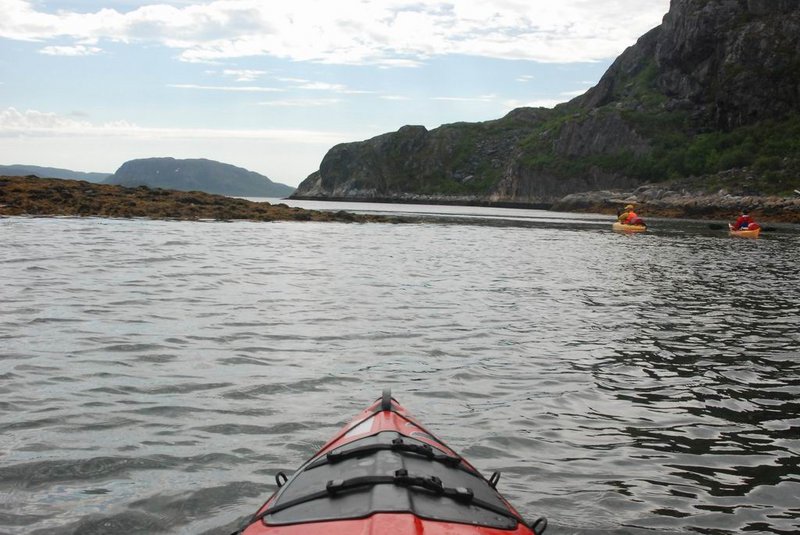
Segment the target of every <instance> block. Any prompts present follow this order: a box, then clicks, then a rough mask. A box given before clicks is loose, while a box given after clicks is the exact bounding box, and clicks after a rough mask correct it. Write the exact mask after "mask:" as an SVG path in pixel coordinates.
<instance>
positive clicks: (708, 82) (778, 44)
mask: <svg viewBox="0 0 800 535" xmlns="http://www.w3.org/2000/svg"><path fill="white" fill-rule="evenodd" d="M798 154H800V2H798V1H797V0H673V1H672V3H671V6H670V10H669V12H668V13H667V14H666V16H665V17H664V20H663V23H662V24H661V25H660V26H658V27H657V28H654V29H653V30H651V31H650V32H648V33H646V34H645V35H643V36H642V37H641V38H640V39H639V40H638V42H637V43H636V44H635V45H633V46H631V47H630V48H628V49H627V50H626V51H625V52H624V53H623V54H622V55H621V56H620V57H619V58H617V60H616V61H615V62H614V63H613V64H612V66H611V67H610V68H609V69H608V71H607V72H606V73H605V75H604V76H603V77H602V79H601V80H600V82H599V83H598V84H597V85H596V86H595V87H594V88H592V89H591V90H589V91H588V92H587V93H586V94H584V95H582V96H580V97H578V98H576V99H574V100H572V101H571V102H568V103H565V104H562V105H559V106H557V107H556V108H555V109H543V108H540V109H531V108H522V109H517V110H514V111H512V112H511V113H509V114H508V115H507V116H506V117H503V118H501V119H498V120H495V121H488V122H483V123H457V124H451V125H444V126H441V127H439V128H437V129H434V130H430V131H428V130H426V129H425V128H423V127H420V126H406V127H403V128H401V129H400V130H398V131H397V132H393V133H388V134H384V135H381V136H378V137H375V138H373V139H370V140H367V141H362V142H355V143H346V144H342V145H337V146H335V147H333V148H332V149H331V150H330V151H329V152H328V154H326V156H325V157H324V159H323V160H322V162H321V164H320V169H319V171H317V172H315V173H313V174H312V175H310V176H309V177H308V178H307V179H306V180H305V181H304V182H303V183H302V184H300V186H299V187H298V189H297V191H296V192H295V195H294V196H295V197H298V198H308V197H311V198H345V199H384V200H430V201H437V200H438V201H442V200H445V201H447V200H450V201H453V200H455V201H458V200H463V201H465V202H482V201H490V202H515V203H532V204H539V203H552V202H556V201H557V200H558V199H560V198H562V197H563V196H565V195H568V194H571V193H576V192H584V191H592V190H603V189H632V188H636V187H637V186H639V185H641V184H644V183H651V182H659V181H666V180H675V179H685V178H687V177H697V178H696V180H695V183H694V184H695V187H696V188H698V189H710V188H720V187H728V188H733V189H736V188H745V189H747V190H748V191H749V192H750V193H764V194H766V193H770V194H775V193H777V194H781V193H786V192H791V191H792V190H793V189H797V188H798V187H800V157H799V156H798ZM731 169H738V170H744V176H747V177H749V178H748V179H747V180H745V181H744V182H742V181H737V182H735V183H725V181H724V180H722V179H721V178H720V177H725V176H729V175H731V174H730V173H727V174H726V172H727V171H729V170H731ZM735 175H736V176H742V173H738V174H737V173H735Z"/></svg>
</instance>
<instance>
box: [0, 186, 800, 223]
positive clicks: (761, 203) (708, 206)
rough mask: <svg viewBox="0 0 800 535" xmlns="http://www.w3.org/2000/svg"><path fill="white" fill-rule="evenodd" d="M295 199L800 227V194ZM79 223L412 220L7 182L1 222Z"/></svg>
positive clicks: (665, 190) (658, 189) (655, 190)
mask: <svg viewBox="0 0 800 535" xmlns="http://www.w3.org/2000/svg"><path fill="white" fill-rule="evenodd" d="M292 198H293V199H298V200H300V199H302V200H325V201H339V202H369V203H394V204H439V205H461V206H489V207H498V208H524V209H538V210H553V211H559V212H583V213H599V214H616V213H617V211H618V210H619V209H620V208H621V207H622V206H623V205H624V204H627V203H635V204H636V209H637V212H638V213H639V214H640V215H641V216H642V217H644V218H647V217H667V218H686V219H709V220H720V221H725V220H730V219H733V218H735V217H736V215H737V214H738V213H739V211H740V210H741V209H742V208H747V209H749V210H750V213H751V214H752V215H753V217H755V218H756V219H757V220H759V221H763V222H765V223H795V224H800V195H798V196H795V197H766V196H757V195H734V194H729V193H727V192H725V191H720V192H717V193H713V194H709V193H695V192H691V191H688V190H685V189H679V188H674V189H670V188H669V187H667V186H663V185H647V186H641V187H639V188H637V189H635V190H630V191H624V190H603V191H592V192H584V193H574V194H571V195H567V196H566V197H564V198H562V199H561V200H559V201H557V202H555V203H553V204H544V203H523V202H511V201H491V200H486V199H480V198H477V197H441V196H417V195H405V196H402V197H391V198H383V197H363V198H362V197H345V198H329V197H316V196H306V197H304V196H293V197H292ZM19 215H31V216H80V217H120V218H134V217H142V218H151V219H168V220H169V219H174V220H203V219H210V220H222V221H227V220H252V221H338V222H361V223H364V222H393V223H397V222H402V221H405V220H408V219H409V218H400V217H392V216H378V215H359V214H352V213H350V212H346V211H344V210H340V211H338V212H331V211H322V210H306V209H302V208H293V207H290V206H287V205H286V204H283V203H280V204H270V203H268V202H254V201H248V200H246V199H237V198H233V197H225V196H223V195H214V194H210V193H203V192H198V191H192V192H184V191H175V190H165V189H157V188H148V187H146V186H139V187H136V188H129V187H124V186H114V185H108V184H97V183H93V182H85V181H78V180H63V179H54V178H38V177H35V176H27V177H9V176H0V217H2V216H19Z"/></svg>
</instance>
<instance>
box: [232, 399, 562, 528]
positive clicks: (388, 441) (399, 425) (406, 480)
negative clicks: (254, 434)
mask: <svg viewBox="0 0 800 535" xmlns="http://www.w3.org/2000/svg"><path fill="white" fill-rule="evenodd" d="M499 479H500V474H499V473H498V472H495V473H494V474H492V476H491V477H490V478H489V479H486V478H485V477H483V476H482V475H481V474H480V472H478V470H477V469H476V468H475V467H474V466H472V465H471V464H469V463H468V462H467V461H466V460H464V459H463V458H462V457H461V456H459V455H458V454H457V453H455V452H454V451H453V450H451V449H450V448H448V447H447V446H446V445H444V444H443V443H442V441H441V440H439V439H438V438H436V437H435V436H434V435H433V434H431V433H430V432H429V431H427V430H426V429H425V428H424V427H422V425H421V424H420V423H419V422H417V421H416V420H415V419H414V418H413V417H412V416H411V415H409V414H408V412H407V411H406V410H405V409H404V408H403V407H402V406H401V405H400V404H399V403H397V400H395V399H394V398H392V396H391V394H390V393H389V392H388V391H386V392H384V393H383V396H382V397H381V398H380V399H378V400H377V401H376V402H375V403H373V404H372V405H370V406H369V407H367V409H365V410H364V411H363V412H362V413H361V414H359V415H358V416H357V417H356V418H355V419H354V420H353V421H352V422H350V423H349V424H348V425H346V426H345V427H344V428H343V429H342V430H341V431H340V432H339V433H338V434H337V435H336V436H334V437H333V439H331V440H330V441H329V442H328V443H327V444H325V445H324V446H323V447H322V449H321V450H320V451H319V452H318V453H317V454H316V455H314V456H313V457H312V458H311V459H309V460H308V461H307V462H306V463H305V464H303V465H302V466H301V467H300V468H299V469H298V470H297V471H296V472H295V473H294V474H293V475H292V476H291V477H287V476H286V475H284V474H283V473H282V472H281V473H279V474H278V475H277V476H276V478H275V480H276V482H277V484H278V487H279V488H278V490H277V491H276V492H275V494H273V495H272V496H271V497H270V499H269V500H267V502H266V503H265V504H264V505H263V506H262V507H261V508H260V509H259V510H258V512H257V513H256V514H255V515H254V516H253V517H252V518H251V519H250V520H249V521H248V523H247V525H246V526H245V527H243V528H242V529H241V530H240V531H238V532H237V534H239V535H264V534H266V535H310V534H315V535H316V534H325V535H423V534H424V535H541V534H542V533H543V532H544V530H545V528H546V527H547V520H546V519H544V518H539V519H538V520H536V521H535V522H533V523H531V524H528V523H526V522H525V520H523V519H522V517H521V516H520V514H519V513H518V512H517V511H516V510H515V509H514V508H513V507H512V506H511V505H510V504H509V503H508V502H507V501H506V500H505V499H504V498H503V497H502V496H501V495H500V493H498V492H497V490H496V488H495V487H496V486H497V482H498V480H499Z"/></svg>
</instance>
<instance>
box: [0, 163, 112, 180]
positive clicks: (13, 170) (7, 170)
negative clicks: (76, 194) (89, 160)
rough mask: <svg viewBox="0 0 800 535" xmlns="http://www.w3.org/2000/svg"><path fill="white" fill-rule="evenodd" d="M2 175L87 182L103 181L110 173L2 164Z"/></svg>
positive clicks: (0, 170)
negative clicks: (34, 176)
mask: <svg viewBox="0 0 800 535" xmlns="http://www.w3.org/2000/svg"><path fill="white" fill-rule="evenodd" d="M0 175H6V176H27V175H36V176H38V177H39V178H65V179H67V180H85V181H87V182H102V181H104V180H105V179H107V178H108V177H109V176H111V175H110V173H83V172H81V171H70V170H69V169H59V168H58V167H40V166H38V165H19V164H17V165H0Z"/></svg>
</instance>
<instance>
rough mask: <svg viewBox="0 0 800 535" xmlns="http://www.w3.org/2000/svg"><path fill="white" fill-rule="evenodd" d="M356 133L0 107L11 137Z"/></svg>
mask: <svg viewBox="0 0 800 535" xmlns="http://www.w3.org/2000/svg"><path fill="white" fill-rule="evenodd" d="M351 135H352V134H346V133H344V132H330V131H315V130H302V129H215V128H151V127H142V126H138V125H136V124H134V123H130V122H128V121H111V122H105V123H99V124H96V123H92V122H90V121H88V120H85V119H77V118H75V117H74V116H64V115H58V114H56V113H50V112H42V111H38V110H26V111H19V110H17V109H16V108H6V109H4V110H0V138H10V137H72V138H74V137H86V138H98V139H103V138H109V137H115V138H119V137H124V138H131V139H146V140H149V141H152V140H158V139H163V140H175V139H185V140H190V139H195V140H202V139H225V140H231V139H242V140H253V139H262V140H265V141H281V142H293V143H310V144H318V143H322V144H329V145H333V144H335V143H340V142H341V140H342V139H347V138H348V136H351Z"/></svg>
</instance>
